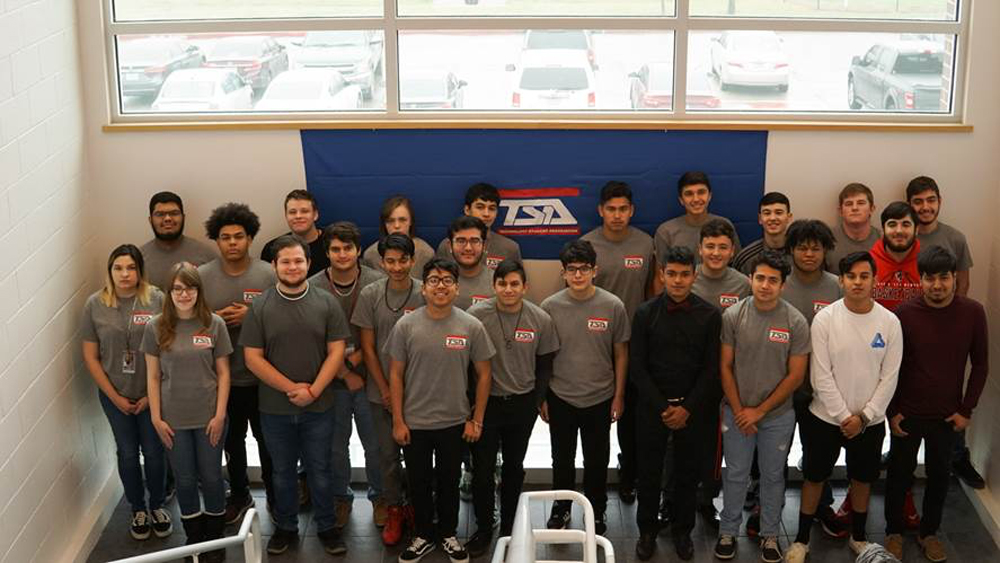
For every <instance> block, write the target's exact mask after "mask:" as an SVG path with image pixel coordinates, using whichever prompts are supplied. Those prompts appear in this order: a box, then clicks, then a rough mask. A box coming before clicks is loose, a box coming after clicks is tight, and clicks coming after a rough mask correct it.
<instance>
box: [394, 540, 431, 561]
mask: <svg viewBox="0 0 1000 563" xmlns="http://www.w3.org/2000/svg"><path fill="white" fill-rule="evenodd" d="M434 547H435V545H434V544H433V543H432V542H429V541H427V540H425V539H424V538H422V537H420V536H413V539H412V540H410V545H409V547H407V548H406V549H405V550H403V553H400V554H399V563H416V562H417V561H420V560H421V559H422V558H423V557H424V555H427V554H428V553H430V552H432V551H434Z"/></svg>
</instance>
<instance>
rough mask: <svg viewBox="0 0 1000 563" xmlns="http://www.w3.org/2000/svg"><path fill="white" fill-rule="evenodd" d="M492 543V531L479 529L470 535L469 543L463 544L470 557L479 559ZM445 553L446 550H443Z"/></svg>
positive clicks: (490, 529)
mask: <svg viewBox="0 0 1000 563" xmlns="http://www.w3.org/2000/svg"><path fill="white" fill-rule="evenodd" d="M492 541H493V529H492V528H485V529H482V528H480V529H479V530H476V533H474V534H472V537H471V538H469V541H467V542H465V550H466V551H468V552H469V555H470V556H472V557H479V556H480V555H483V554H485V553H486V552H487V551H489V549H490V542H492ZM445 551H447V548H446V549H445Z"/></svg>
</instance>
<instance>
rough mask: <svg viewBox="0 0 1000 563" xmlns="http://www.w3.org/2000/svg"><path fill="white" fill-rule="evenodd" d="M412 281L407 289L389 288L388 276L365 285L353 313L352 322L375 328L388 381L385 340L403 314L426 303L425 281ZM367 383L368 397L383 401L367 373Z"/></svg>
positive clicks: (358, 325) (387, 355)
mask: <svg viewBox="0 0 1000 563" xmlns="http://www.w3.org/2000/svg"><path fill="white" fill-rule="evenodd" d="M412 281H413V285H411V286H410V287H411V288H412V289H410V290H404V291H396V290H393V289H388V288H387V287H386V286H387V285H388V283H389V279H388V278H382V279H380V280H377V281H375V282H374V283H372V284H370V285H366V286H365V288H364V289H362V290H361V295H360V296H359V297H358V304H357V305H355V307H354V315H352V316H351V325H353V326H355V327H358V328H368V329H372V330H373V331H374V332H375V353H376V354H378V359H379V363H380V364H381V365H382V375H384V376H385V378H386V381H388V380H389V353H388V352H387V351H386V350H385V343H386V342H387V341H388V340H389V334H391V333H392V329H393V327H395V326H396V323H397V322H398V321H399V319H400V318H402V316H403V315H408V314H410V313H412V312H413V311H415V310H417V309H419V308H420V307H423V306H424V295H423V293H421V292H420V291H421V289H422V287H423V283H422V282H421V281H420V280H412ZM387 299H388V301H387ZM390 307H392V308H391V309H390ZM365 387H366V388H367V390H368V400H369V401H371V402H373V403H378V404H380V405H381V404H382V394H381V393H379V390H378V384H376V383H375V380H374V379H372V378H371V377H368V378H367V379H366V384H365Z"/></svg>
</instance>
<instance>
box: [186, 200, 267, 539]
mask: <svg viewBox="0 0 1000 563" xmlns="http://www.w3.org/2000/svg"><path fill="white" fill-rule="evenodd" d="M205 230H206V231H207V234H208V238H209V239H210V240H214V241H215V243H216V244H217V245H218V247H219V257H218V258H216V259H215V260H213V261H211V262H209V263H207V264H203V265H201V266H200V267H198V275H199V276H200V277H201V282H202V285H203V286H204V287H205V295H204V297H205V303H206V304H207V305H208V307H209V309H211V310H212V311H213V312H214V313H215V314H216V315H218V316H219V317H221V318H222V320H223V321H225V323H226V328H227V329H229V341H230V342H231V343H233V348H234V350H233V355H232V357H231V358H230V359H229V373H230V389H229V401H228V402H227V403H226V408H227V415H228V417H229V431H228V432H227V433H226V442H225V447H224V449H225V452H226V472H227V473H228V474H229V491H230V494H229V498H228V499H226V523H227V524H235V523H237V522H239V521H240V520H242V519H243V515H244V514H246V511H247V510H248V509H250V508H252V507H253V505H254V501H253V496H252V495H251V494H250V486H249V480H248V479H247V449H246V435H247V426H249V427H250V430H251V432H252V433H253V437H254V440H256V441H257V451H258V452H259V453H260V467H261V474H262V477H263V481H264V492H265V493H266V494H267V501H268V504H269V505H271V506H273V505H274V491H273V486H272V482H271V455H270V454H269V453H268V451H267V444H266V443H265V441H264V433H263V431H262V430H261V428H260V407H259V404H258V400H257V394H258V390H257V383H258V379H257V378H256V377H255V376H254V374H253V373H251V372H250V370H249V369H247V366H246V362H245V361H244V359H243V347H242V346H240V345H239V341H240V329H241V328H242V326H243V320H244V318H245V317H246V314H247V311H248V310H249V308H250V303H251V302H252V301H253V300H254V299H256V298H257V297H259V296H260V294H261V293H263V291H264V290H265V289H267V288H269V287H271V286H273V285H274V282H275V281H276V280H275V277H274V269H273V268H272V267H271V266H270V265H269V264H267V263H266V262H262V261H260V260H257V259H255V258H251V257H250V245H251V244H252V243H253V239H254V237H256V236H257V232H258V231H259V230H260V219H258V218H257V214H255V213H254V212H253V211H251V210H250V208H249V207H247V206H246V205H243V204H242V203H227V204H225V205H223V206H221V207H217V208H216V209H215V210H213V211H212V214H211V215H210V216H209V218H208V221H205Z"/></svg>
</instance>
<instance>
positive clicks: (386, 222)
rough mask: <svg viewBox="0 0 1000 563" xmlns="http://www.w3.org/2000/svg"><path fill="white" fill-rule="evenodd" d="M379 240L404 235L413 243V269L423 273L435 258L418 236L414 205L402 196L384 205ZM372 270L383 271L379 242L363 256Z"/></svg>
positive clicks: (391, 198) (380, 218)
mask: <svg viewBox="0 0 1000 563" xmlns="http://www.w3.org/2000/svg"><path fill="white" fill-rule="evenodd" d="M378 230H379V239H382V238H383V237H385V236H386V235H391V234H395V233H399V234H403V235H406V236H408V237H410V239H411V240H412V241H413V248H414V253H413V269H414V271H417V272H422V271H423V269H424V264H426V263H427V262H428V261H430V259H431V258H433V257H434V249H433V248H431V245H429V244H427V243H426V242H425V241H424V239H422V238H420V237H418V236H416V235H415V234H414V233H415V232H416V230H417V219H416V217H414V215H413V204H411V203H410V200H409V199H408V198H407V197H405V196H401V195H394V196H392V197H390V198H389V199H387V200H385V203H383V204H382V211H381V212H380V214H379V220H378ZM361 258H362V260H364V261H365V264H367V265H368V266H369V267H370V268H375V269H381V267H382V260H381V259H380V257H379V255H378V241H376V242H374V243H372V244H371V245H370V246H369V247H368V248H366V249H365V252H364V254H362V256H361Z"/></svg>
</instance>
